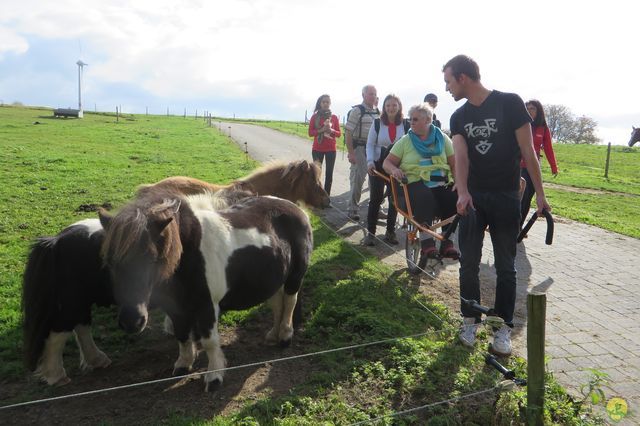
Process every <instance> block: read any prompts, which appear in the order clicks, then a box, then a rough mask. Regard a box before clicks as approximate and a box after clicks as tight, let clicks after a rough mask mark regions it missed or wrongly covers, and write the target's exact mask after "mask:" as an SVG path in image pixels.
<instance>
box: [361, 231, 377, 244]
mask: <svg viewBox="0 0 640 426" xmlns="http://www.w3.org/2000/svg"><path fill="white" fill-rule="evenodd" d="M362 244H364V245H365V246H375V245H376V237H374V236H373V234H372V233H371V232H367V235H366V236H365V237H364V240H363V241H362Z"/></svg>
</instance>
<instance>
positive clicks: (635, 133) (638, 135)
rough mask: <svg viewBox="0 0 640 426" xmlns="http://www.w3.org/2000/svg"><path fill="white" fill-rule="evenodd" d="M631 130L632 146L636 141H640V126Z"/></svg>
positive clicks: (630, 144)
mask: <svg viewBox="0 0 640 426" xmlns="http://www.w3.org/2000/svg"><path fill="white" fill-rule="evenodd" d="M631 128H632V129H633V130H632V131H631V138H630V139H629V147H632V146H633V145H634V144H635V143H636V142H640V127H633V126H631Z"/></svg>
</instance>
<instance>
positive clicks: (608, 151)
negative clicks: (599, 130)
mask: <svg viewBox="0 0 640 426" xmlns="http://www.w3.org/2000/svg"><path fill="white" fill-rule="evenodd" d="M610 157H611V142H609V144H608V145H607V162H606V163H605V165H604V177H605V178H607V179H609V158H610Z"/></svg>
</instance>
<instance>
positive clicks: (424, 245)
mask: <svg viewBox="0 0 640 426" xmlns="http://www.w3.org/2000/svg"><path fill="white" fill-rule="evenodd" d="M420 245H421V249H420V260H418V268H420V269H424V268H425V266H427V260H428V259H429V258H435V257H437V255H438V250H437V249H436V242H435V241H434V240H433V238H429V239H427V240H421V241H420Z"/></svg>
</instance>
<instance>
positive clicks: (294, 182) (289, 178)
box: [138, 160, 330, 208]
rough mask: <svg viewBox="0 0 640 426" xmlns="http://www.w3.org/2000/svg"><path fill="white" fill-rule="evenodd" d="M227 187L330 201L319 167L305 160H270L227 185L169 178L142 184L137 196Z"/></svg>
mask: <svg viewBox="0 0 640 426" xmlns="http://www.w3.org/2000/svg"><path fill="white" fill-rule="evenodd" d="M226 188H227V189H235V190H243V191H251V192H253V193H255V194H256V195H273V196H275V197H279V198H284V199H285V200H289V201H292V202H294V203H296V202H298V201H302V202H304V203H305V204H308V205H310V206H312V207H317V208H324V207H329V204H330V199H329V195H328V194H327V193H326V191H325V190H324V189H323V188H322V183H321V182H320V168H319V167H318V166H317V165H316V164H315V163H312V162H309V161H307V160H298V161H293V162H290V163H283V162H273V163H270V164H267V165H265V166H263V167H260V168H258V169H257V170H256V171H254V172H253V173H251V174H250V175H249V176H246V177H244V178H242V179H239V180H236V181H234V182H232V183H231V184H230V185H216V184H212V183H208V182H204V181H202V180H198V179H195V178H190V177H185V176H174V177H169V178H166V179H163V180H161V181H159V182H157V183H155V184H152V185H143V186H141V187H140V188H139V189H138V196H140V195H142V194H143V193H145V192H147V191H149V190H155V189H165V190H170V191H175V192H177V193H179V194H183V195H192V194H199V193H203V192H205V191H208V192H212V193H215V192H217V191H219V190H221V189H226Z"/></svg>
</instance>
